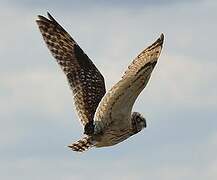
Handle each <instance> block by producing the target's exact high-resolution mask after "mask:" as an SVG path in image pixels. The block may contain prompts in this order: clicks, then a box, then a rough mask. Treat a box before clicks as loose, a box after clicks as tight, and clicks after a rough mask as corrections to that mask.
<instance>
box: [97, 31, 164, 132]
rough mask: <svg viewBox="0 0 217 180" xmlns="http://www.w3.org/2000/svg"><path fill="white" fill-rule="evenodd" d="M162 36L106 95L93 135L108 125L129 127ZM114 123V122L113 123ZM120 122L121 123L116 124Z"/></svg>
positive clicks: (162, 36)
mask: <svg viewBox="0 0 217 180" xmlns="http://www.w3.org/2000/svg"><path fill="white" fill-rule="evenodd" d="M163 41H164V35H163V34H161V36H160V37H159V38H158V39H157V40H156V41H155V42H154V43H153V44H152V45H151V46H149V47H148V48H146V49H145V50H144V51H142V52H141V53H140V54H139V55H138V56H137V57H136V58H135V59H134V60H133V62H132V63H131V64H130V66H129V67H128V69H127V70H126V71H125V73H124V75H123V77H122V79H121V80H120V81H119V82H118V83H117V84H115V85H114V86H113V87H112V88H111V90H110V91H108V92H107V93H106V95H105V96H104V97H103V99H102V101H101V102H100V104H99V106H98V108H97V111H96V114H95V117H94V121H95V122H94V123H95V133H99V132H101V131H103V130H104V129H105V128H107V127H108V126H109V124H110V123H116V124H118V123H121V125H122V126H126V127H127V126H128V127H129V125H130V123H131V122H130V118H129V120H128V121H126V117H130V114H131V111H132V107H133V104H134V102H135V100H136V98H137V97H138V96H139V94H140V93H141V91H142V90H143V89H144V88H145V86H146V85H147V83H148V81H149V79H150V77H151V73H152V71H153V69H154V67H155V65H156V63H157V60H158V58H159V56H160V53H161V50H162V47H163ZM113 121H115V122H113ZM117 121H121V122H117Z"/></svg>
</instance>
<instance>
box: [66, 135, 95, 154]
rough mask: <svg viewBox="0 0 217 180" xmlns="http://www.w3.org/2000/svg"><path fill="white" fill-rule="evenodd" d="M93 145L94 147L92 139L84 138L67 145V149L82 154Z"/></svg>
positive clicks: (89, 137)
mask: <svg viewBox="0 0 217 180" xmlns="http://www.w3.org/2000/svg"><path fill="white" fill-rule="evenodd" d="M94 145H95V141H93V139H92V137H91V136H85V137H84V138H82V139H80V140H79V141H77V142H75V143H73V144H71V145H69V146H68V147H69V148H71V149H72V150H73V151H77V152H84V151H86V150H88V149H89V148H91V147H93V146H94Z"/></svg>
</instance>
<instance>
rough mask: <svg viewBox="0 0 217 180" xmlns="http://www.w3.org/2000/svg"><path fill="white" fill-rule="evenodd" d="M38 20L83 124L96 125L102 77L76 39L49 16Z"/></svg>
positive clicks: (101, 92) (103, 86)
mask: <svg viewBox="0 0 217 180" xmlns="http://www.w3.org/2000/svg"><path fill="white" fill-rule="evenodd" d="M38 18H39V19H38V20H36V22H37V24H38V27H39V30H40V31H41V34H42V36H43V39H44V41H45V43H46V44H47V47H48V49H49V50H50V52H51V53H52V55H53V56H54V58H55V59H56V60H57V62H58V64H59V65H60V67H61V68H62V70H63V72H64V73H65V75H66V77H67V79H68V82H69V85H70V88H71V89H72V92H73V95H74V96H73V97H74V101H75V107H76V110H77V111H78V115H79V118H80V120H81V123H82V124H83V125H84V126H85V125H86V124H92V123H93V118H94V114H95V111H96V108H97V106H98V104H99V102H100V101H101V99H102V97H103V96H104V94H105V92H106V90H105V82H104V78H103V76H102V74H101V73H100V72H99V70H98V69H97V68H96V66H95V65H94V64H93V63H92V61H91V60H90V59H89V57H88V56H87V55H86V54H85V53H84V52H83V50H82V49H81V48H80V47H79V45H78V44H77V43H76V42H75V41H74V40H73V39H72V37H71V36H70V35H69V34H68V33H67V32H66V31H65V30H64V29H63V28H62V27H61V26H60V25H59V24H58V23H57V21H56V20H55V19H54V18H53V17H52V16H51V15H50V14H49V13H48V18H49V19H48V18H45V17H43V16H38Z"/></svg>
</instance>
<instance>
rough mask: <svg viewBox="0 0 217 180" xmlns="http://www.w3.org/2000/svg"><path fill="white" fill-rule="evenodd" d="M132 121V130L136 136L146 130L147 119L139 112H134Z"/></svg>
mask: <svg viewBox="0 0 217 180" xmlns="http://www.w3.org/2000/svg"><path fill="white" fill-rule="evenodd" d="M131 121H132V129H133V132H134V133H135V134H136V133H138V132H140V131H141V130H142V129H143V128H146V126H147V124H146V119H145V118H144V117H143V116H142V115H141V114H140V113H138V112H133V113H132V115H131Z"/></svg>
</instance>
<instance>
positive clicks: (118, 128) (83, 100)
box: [36, 13, 164, 152]
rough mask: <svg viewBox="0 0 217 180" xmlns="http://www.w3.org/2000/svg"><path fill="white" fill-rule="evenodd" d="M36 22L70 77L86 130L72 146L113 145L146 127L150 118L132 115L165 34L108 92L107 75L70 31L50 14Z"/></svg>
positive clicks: (77, 149) (80, 150)
mask: <svg viewBox="0 0 217 180" xmlns="http://www.w3.org/2000/svg"><path fill="white" fill-rule="evenodd" d="M36 22H37V24H38V27H39V30H40V32H41V34H42V37H43V39H44V41H45V43H46V45H47V47H48V49H49V50H50V52H51V54H52V55H53V57H54V58H55V59H56V61H57V63H58V64H59V66H60V67H61V69H62V70H63V72H64V73H65V75H66V78H67V80H68V83H69V86H70V89H71V90H72V94H73V99H74V104H75V107H76V110H77V112H78V116H79V119H80V122H81V124H82V125H83V127H84V134H85V135H84V137H83V138H81V139H80V140H78V141H77V142H75V143H72V144H71V145H69V146H68V147H70V148H71V149H72V150H74V151H78V152H83V151H85V150H87V149H89V148H91V147H106V146H113V145H115V144H118V143H120V142H122V141H124V140H125V139H127V138H129V137H130V136H132V135H134V134H136V133H138V132H140V131H141V130H142V129H143V128H145V127H146V119H145V118H144V117H143V116H142V115H141V114H140V113H138V112H133V113H132V108H133V105H134V103H135V101H136V99H137V98H138V96H139V94H140V93H141V92H142V90H143V89H144V88H145V86H146V85H147V83H148V81H149V79H150V77H151V73H152V71H153V69H154V67H155V65H156V63H157V60H158V58H159V56H160V53H161V49H162V47H163V41H164V35H163V34H161V36H160V37H159V38H158V39H157V40H156V41H155V42H154V43H153V44H152V45H150V46H148V47H147V48H146V49H144V50H143V51H142V52H141V53H140V54H139V55H138V56H137V57H136V58H135V59H134V60H133V61H132V63H131V64H130V65H129V66H128V68H127V70H126V71H125V73H124V75H123V76H122V78H121V80H120V81H119V82H118V83H116V84H115V85H114V86H113V87H112V88H111V89H110V90H109V91H108V92H107V93H106V88H105V81H104V77H103V75H102V74H101V72H100V71H99V70H98V69H97V68H96V66H95V65H94V64H93V62H92V61H91V60H90V58H89V57H88V56H87V55H86V54H85V53H84V52H83V50H82V49H81V48H80V46H79V45H78V44H77V42H76V41H75V40H74V39H73V38H72V37H71V36H70V35H69V34H68V33H67V32H66V30H65V29H64V28H63V27H62V26H61V25H60V24H59V23H58V22H57V21H56V20H55V19H54V18H53V17H52V16H51V15H50V14H49V13H48V18H46V17H44V16H40V15H39V16H38V20H36Z"/></svg>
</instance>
